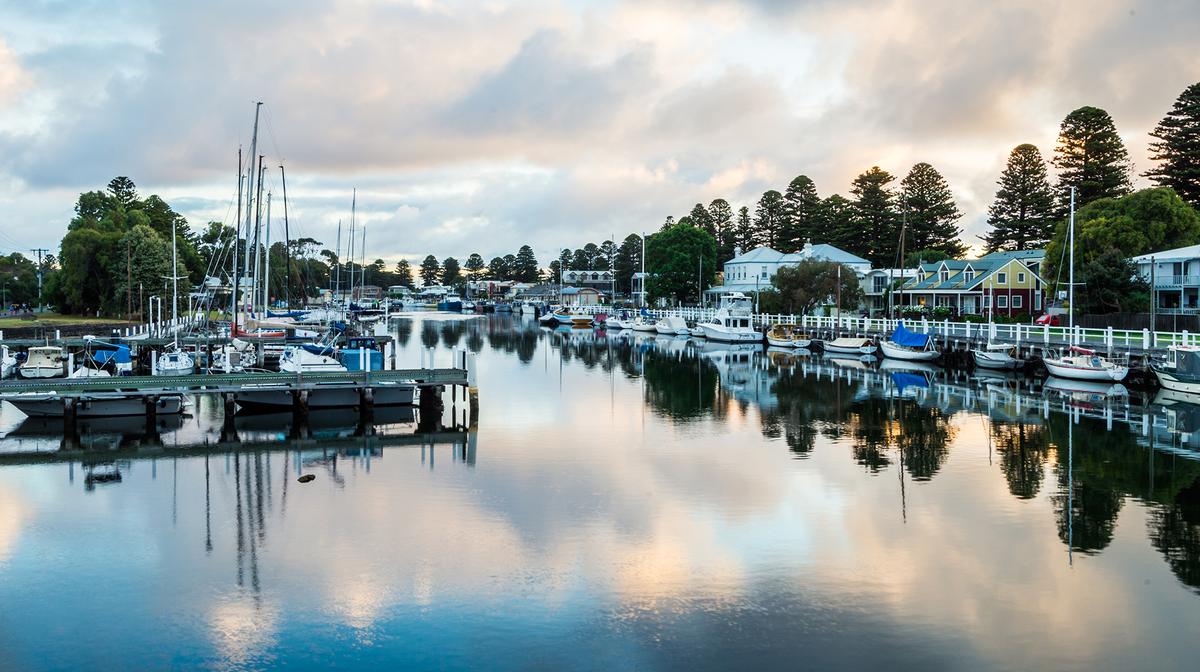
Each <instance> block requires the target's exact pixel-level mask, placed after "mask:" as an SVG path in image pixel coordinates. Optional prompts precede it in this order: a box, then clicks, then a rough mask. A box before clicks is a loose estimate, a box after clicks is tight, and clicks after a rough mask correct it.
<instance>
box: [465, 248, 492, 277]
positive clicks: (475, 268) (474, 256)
mask: <svg viewBox="0 0 1200 672" xmlns="http://www.w3.org/2000/svg"><path fill="white" fill-rule="evenodd" d="M463 269H464V270H466V272H467V277H469V278H470V279H471V280H478V279H479V277H480V276H481V275H483V272H484V271H485V270H487V265H486V264H484V263H483V257H481V256H479V253H478V252H472V253H471V256H469V257H467V262H466V263H465V264H463Z"/></svg>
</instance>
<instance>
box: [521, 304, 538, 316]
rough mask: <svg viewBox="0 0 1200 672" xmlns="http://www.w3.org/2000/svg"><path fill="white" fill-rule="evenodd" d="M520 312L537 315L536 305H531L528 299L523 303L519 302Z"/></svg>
mask: <svg viewBox="0 0 1200 672" xmlns="http://www.w3.org/2000/svg"><path fill="white" fill-rule="evenodd" d="M521 314H522V315H537V306H535V305H533V304H532V303H529V302H528V301H527V302H525V303H522V304H521Z"/></svg>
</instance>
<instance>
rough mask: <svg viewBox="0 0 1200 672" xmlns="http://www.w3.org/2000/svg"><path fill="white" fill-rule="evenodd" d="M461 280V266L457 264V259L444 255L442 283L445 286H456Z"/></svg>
mask: <svg viewBox="0 0 1200 672" xmlns="http://www.w3.org/2000/svg"><path fill="white" fill-rule="evenodd" d="M462 282H463V277H462V268H461V267H460V266H459V265H458V259H455V258H454V257H446V260H445V261H443V262H442V284H443V285H446V286H447V287H457V286H458V285H461V284H462Z"/></svg>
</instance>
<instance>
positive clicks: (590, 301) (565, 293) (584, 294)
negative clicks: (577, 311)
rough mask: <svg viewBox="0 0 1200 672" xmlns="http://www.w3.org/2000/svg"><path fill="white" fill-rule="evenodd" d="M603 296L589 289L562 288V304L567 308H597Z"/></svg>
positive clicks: (597, 291) (596, 290)
mask: <svg viewBox="0 0 1200 672" xmlns="http://www.w3.org/2000/svg"><path fill="white" fill-rule="evenodd" d="M603 298H604V295H603V294H601V293H600V290H598V289H593V288H591V287H563V288H562V302H563V304H564V305H568V306H598V305H600V304H601V303H603Z"/></svg>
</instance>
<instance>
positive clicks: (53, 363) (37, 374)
mask: <svg viewBox="0 0 1200 672" xmlns="http://www.w3.org/2000/svg"><path fill="white" fill-rule="evenodd" d="M64 361H65V359H64V358H63V349H62V348H60V347H59V346H57V345H36V346H34V347H32V348H29V352H28V354H27V356H26V358H25V361H24V362H23V363H21V364H20V365H19V366H17V374H18V375H20V376H21V377H22V378H57V377H59V376H61V375H63V362H64Z"/></svg>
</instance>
